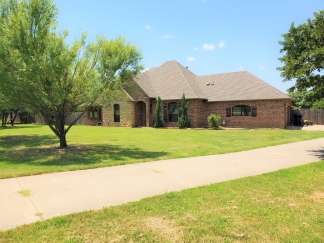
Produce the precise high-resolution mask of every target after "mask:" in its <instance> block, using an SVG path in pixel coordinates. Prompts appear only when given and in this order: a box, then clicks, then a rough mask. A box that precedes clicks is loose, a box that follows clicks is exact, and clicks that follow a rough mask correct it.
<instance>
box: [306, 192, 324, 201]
mask: <svg viewBox="0 0 324 243" xmlns="http://www.w3.org/2000/svg"><path fill="white" fill-rule="evenodd" d="M309 197H310V198H311V199H313V200H314V201H320V200H322V199H324V192H317V191H315V192H313V194H312V195H311V196H309Z"/></svg>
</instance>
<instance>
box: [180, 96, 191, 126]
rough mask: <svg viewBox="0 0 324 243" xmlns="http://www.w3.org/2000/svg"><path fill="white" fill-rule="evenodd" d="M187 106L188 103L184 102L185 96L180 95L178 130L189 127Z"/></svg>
mask: <svg viewBox="0 0 324 243" xmlns="http://www.w3.org/2000/svg"><path fill="white" fill-rule="evenodd" d="M188 106H189V102H188V101H187V100H186V96H185V94H183V95H182V97H181V108H180V110H181V116H180V117H179V120H178V126H179V128H187V127H189V126H190V121H189V118H188Z"/></svg>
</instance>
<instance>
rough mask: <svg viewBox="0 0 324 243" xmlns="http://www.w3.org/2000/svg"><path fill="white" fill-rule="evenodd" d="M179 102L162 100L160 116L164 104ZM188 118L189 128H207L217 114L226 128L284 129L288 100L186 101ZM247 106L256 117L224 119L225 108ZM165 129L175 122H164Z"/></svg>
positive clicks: (173, 125) (154, 102) (153, 111)
mask: <svg viewBox="0 0 324 243" xmlns="http://www.w3.org/2000/svg"><path fill="white" fill-rule="evenodd" d="M170 102H177V103H178V105H179V106H180V100H168V101H163V100H162V105H163V106H162V112H161V116H162V117H163V116H164V112H163V107H164V104H167V103H170ZM188 102H189V107H188V118H189V120H190V124H191V127H207V126H208V123H207V117H208V115H209V114H212V113H215V114H219V115H220V116H221V118H222V120H224V121H226V126H228V127H256V128H258V127H260V128H284V127H285V126H286V125H287V124H286V123H287V117H286V115H285V113H287V110H288V109H287V107H285V106H287V105H289V104H290V101H289V100H260V101H246V102H245V101H231V102H206V101H202V100H188ZM236 105H247V106H256V107H257V116H256V117H252V116H231V117H226V107H233V106H236ZM155 107H156V101H153V102H152V117H154V115H155ZM164 125H165V127H177V126H178V124H177V122H165V124H164Z"/></svg>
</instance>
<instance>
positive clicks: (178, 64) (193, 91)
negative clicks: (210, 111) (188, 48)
mask: <svg viewBox="0 0 324 243" xmlns="http://www.w3.org/2000/svg"><path fill="white" fill-rule="evenodd" d="M174 62H175V63H176V64H177V68H178V69H179V71H180V73H181V75H182V76H183V78H184V79H185V80H186V82H187V84H188V86H189V87H190V89H191V91H192V93H193V94H194V95H195V96H196V97H195V98H197V97H198V95H197V94H196V92H195V90H194V89H193V88H192V86H191V84H190V83H189V82H188V80H187V78H186V76H185V75H184V73H183V72H182V70H181V69H180V66H181V67H183V68H185V67H184V66H182V65H181V64H180V63H178V62H177V61H174ZM185 69H186V70H187V71H189V72H190V73H192V74H193V75H194V76H195V81H196V77H197V75H196V74H194V73H193V72H191V71H190V70H188V69H187V68H185ZM198 87H199V85H198ZM199 88H200V87H199ZM202 93H203V94H204V92H202Z"/></svg>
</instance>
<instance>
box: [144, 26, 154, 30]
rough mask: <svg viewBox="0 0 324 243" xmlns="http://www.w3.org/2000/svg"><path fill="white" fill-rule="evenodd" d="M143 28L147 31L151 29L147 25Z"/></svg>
mask: <svg viewBox="0 0 324 243" xmlns="http://www.w3.org/2000/svg"><path fill="white" fill-rule="evenodd" d="M144 28H145V29H147V30H151V29H152V28H151V26H149V25H145V27H144Z"/></svg>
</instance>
